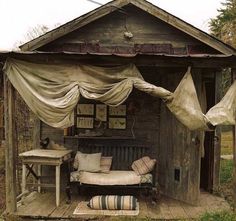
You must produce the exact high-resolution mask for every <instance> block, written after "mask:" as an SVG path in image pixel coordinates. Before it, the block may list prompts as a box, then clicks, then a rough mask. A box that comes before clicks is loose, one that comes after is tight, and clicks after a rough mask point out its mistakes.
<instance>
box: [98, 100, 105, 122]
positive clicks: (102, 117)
mask: <svg viewBox="0 0 236 221" xmlns="http://www.w3.org/2000/svg"><path fill="white" fill-rule="evenodd" d="M96 120H99V121H103V122H106V121H107V105H105V104H96Z"/></svg>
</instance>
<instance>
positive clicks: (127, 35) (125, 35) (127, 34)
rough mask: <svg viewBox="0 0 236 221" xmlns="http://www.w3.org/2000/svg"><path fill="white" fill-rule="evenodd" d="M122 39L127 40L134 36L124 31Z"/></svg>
mask: <svg viewBox="0 0 236 221" xmlns="http://www.w3.org/2000/svg"><path fill="white" fill-rule="evenodd" d="M124 37H125V38H127V39H131V38H133V37H134V35H133V34H132V32H130V31H125V32H124Z"/></svg>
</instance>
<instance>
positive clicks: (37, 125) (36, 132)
mask: <svg viewBox="0 0 236 221" xmlns="http://www.w3.org/2000/svg"><path fill="white" fill-rule="evenodd" d="M40 133H41V121H40V120H39V119H38V118H37V117H36V116H34V128H33V149H37V148H39V145H40Z"/></svg>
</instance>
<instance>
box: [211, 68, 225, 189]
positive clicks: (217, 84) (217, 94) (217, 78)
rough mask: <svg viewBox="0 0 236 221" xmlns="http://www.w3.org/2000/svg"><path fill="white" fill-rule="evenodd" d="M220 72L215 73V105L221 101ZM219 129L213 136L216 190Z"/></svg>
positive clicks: (216, 183) (218, 168) (219, 141)
mask: <svg viewBox="0 0 236 221" xmlns="http://www.w3.org/2000/svg"><path fill="white" fill-rule="evenodd" d="M222 85H223V84H222V72H220V71H217V72H215V104H217V103H218V102H220V100H221V99H222V91H223V88H222ZM220 153H221V127H220V126H217V127H216V129H215V134H214V160H213V185H212V189H213V190H217V189H218V187H219V184H220Z"/></svg>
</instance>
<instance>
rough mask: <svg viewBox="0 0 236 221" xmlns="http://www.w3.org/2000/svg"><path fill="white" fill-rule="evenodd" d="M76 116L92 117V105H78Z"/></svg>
mask: <svg viewBox="0 0 236 221" xmlns="http://www.w3.org/2000/svg"><path fill="white" fill-rule="evenodd" d="M77 114H78V115H94V104H78V105H77Z"/></svg>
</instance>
